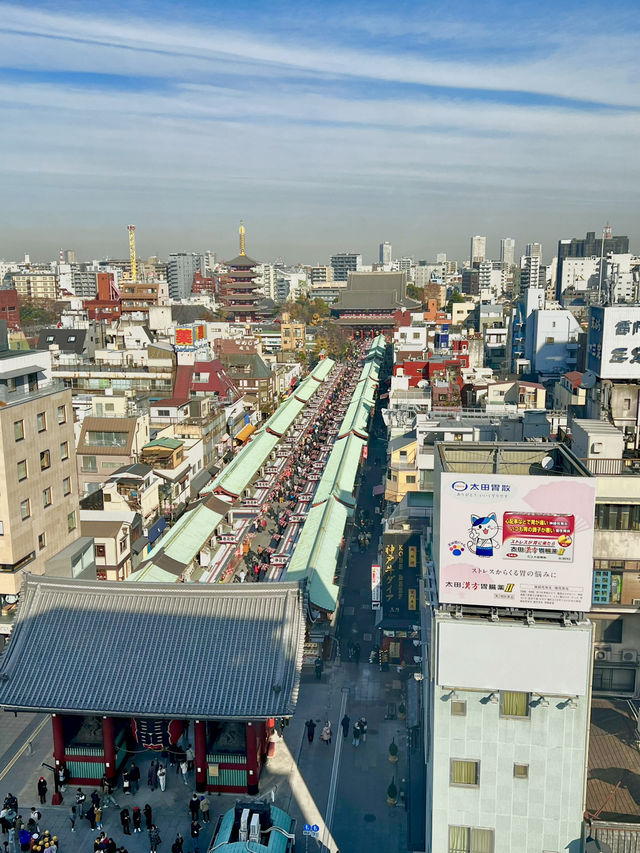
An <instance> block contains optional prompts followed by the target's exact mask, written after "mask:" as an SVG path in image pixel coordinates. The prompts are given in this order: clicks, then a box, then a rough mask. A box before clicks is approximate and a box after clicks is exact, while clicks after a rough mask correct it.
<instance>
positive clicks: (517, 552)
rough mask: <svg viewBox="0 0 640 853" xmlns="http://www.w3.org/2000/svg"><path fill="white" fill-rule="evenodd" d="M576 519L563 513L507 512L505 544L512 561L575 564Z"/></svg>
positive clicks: (505, 515) (504, 530)
mask: <svg viewBox="0 0 640 853" xmlns="http://www.w3.org/2000/svg"><path fill="white" fill-rule="evenodd" d="M574 539H575V518H574V516H573V515H563V514H561V513H539V512H505V514H504V518H503V529H502V542H503V545H504V548H505V556H506V557H509V558H511V559H518V558H520V559H525V560H551V561H553V562H569V563H570V562H572V560H573V542H574Z"/></svg>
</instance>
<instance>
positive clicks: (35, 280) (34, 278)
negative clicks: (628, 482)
mask: <svg viewBox="0 0 640 853" xmlns="http://www.w3.org/2000/svg"><path fill="white" fill-rule="evenodd" d="M10 277H11V286H12V287H13V288H15V290H17V291H18V296H21V297H22V298H24V299H49V300H53V301H55V300H56V299H57V298H58V296H59V288H58V277H57V275H56V274H55V272H54V271H53V270H52V269H49V268H48V267H32V268H30V269H24V270H20V272H13V273H11V274H10Z"/></svg>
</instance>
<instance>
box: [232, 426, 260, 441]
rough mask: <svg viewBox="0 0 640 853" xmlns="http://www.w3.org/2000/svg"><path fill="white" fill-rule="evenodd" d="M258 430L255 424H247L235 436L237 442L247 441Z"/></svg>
mask: <svg viewBox="0 0 640 853" xmlns="http://www.w3.org/2000/svg"><path fill="white" fill-rule="evenodd" d="M256 429H257V427H255V426H254V425H253V424H246V425H245V426H243V427H242V429H241V430H240V432H239V433H238V434H237V435H236V436H235V439H236V441H246V440H247V439H248V438H249V436H250V435H253V433H254V432H255V431H256Z"/></svg>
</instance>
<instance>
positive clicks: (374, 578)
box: [371, 563, 382, 610]
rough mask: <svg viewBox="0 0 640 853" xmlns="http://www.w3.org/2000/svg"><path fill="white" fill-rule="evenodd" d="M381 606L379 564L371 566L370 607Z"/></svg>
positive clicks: (378, 608)
mask: <svg viewBox="0 0 640 853" xmlns="http://www.w3.org/2000/svg"><path fill="white" fill-rule="evenodd" d="M381 606H382V587H381V586H380V566H379V565H377V564H375V563H374V564H373V565H372V566H371V609H372V610H380V607H381Z"/></svg>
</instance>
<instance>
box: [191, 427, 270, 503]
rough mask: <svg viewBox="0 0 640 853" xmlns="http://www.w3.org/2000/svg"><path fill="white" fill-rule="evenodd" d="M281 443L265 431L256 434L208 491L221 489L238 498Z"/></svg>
mask: <svg viewBox="0 0 640 853" xmlns="http://www.w3.org/2000/svg"><path fill="white" fill-rule="evenodd" d="M279 441H280V438H279V436H277V435H272V434H271V433H270V432H266V431H265V430H264V429H262V430H260V432H258V433H255V434H254V436H253V437H252V439H251V441H249V442H248V443H247V444H245V446H244V447H243V448H242V450H241V451H240V453H238V455H237V456H236V458H235V459H234V460H233V462H231V463H230V464H229V465H227V466H226V468H223V469H222V471H221V472H220V473H219V474H218V476H217V477H216V478H215V480H214V481H213V482H212V483H211V484H210V486H208V491H211V490H212V489H216V488H218V487H220V488H221V489H224V490H225V492H228V493H229V494H231V495H234V496H236V497H237V496H238V495H241V494H242V491H243V489H246V488H247V486H248V485H249V483H250V482H251V480H252V479H253V477H254V476H255V474H256V472H257V471H258V469H259V468H260V467H261V466H262V465H264V463H265V462H266V460H267V459H268V458H269V454H270V453H271V451H272V450H273V449H274V448H275V447H276V446H277V444H278V442H279Z"/></svg>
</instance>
